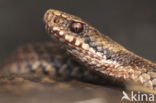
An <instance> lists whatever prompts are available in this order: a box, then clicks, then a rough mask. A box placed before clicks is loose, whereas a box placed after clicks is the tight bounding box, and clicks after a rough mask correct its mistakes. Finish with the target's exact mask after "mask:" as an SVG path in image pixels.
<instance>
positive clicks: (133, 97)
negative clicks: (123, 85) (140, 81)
mask: <svg viewBox="0 0 156 103" xmlns="http://www.w3.org/2000/svg"><path fill="white" fill-rule="evenodd" d="M122 94H123V96H122V98H121V101H123V100H128V101H151V102H153V101H154V94H142V93H141V92H140V91H138V92H133V91H131V93H130V94H129V95H128V94H127V93H126V92H125V91H123V92H122Z"/></svg>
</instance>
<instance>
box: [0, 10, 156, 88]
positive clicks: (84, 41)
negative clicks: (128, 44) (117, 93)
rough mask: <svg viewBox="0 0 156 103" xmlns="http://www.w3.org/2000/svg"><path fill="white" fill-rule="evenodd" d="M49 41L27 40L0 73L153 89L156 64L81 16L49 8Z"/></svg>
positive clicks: (8, 75)
mask: <svg viewBox="0 0 156 103" xmlns="http://www.w3.org/2000/svg"><path fill="white" fill-rule="evenodd" d="M43 22H44V24H45V29H46V31H47V32H48V34H49V35H50V37H51V38H52V41H48V42H45V43H34V44H26V45H24V46H21V47H19V48H18V49H17V50H16V51H15V52H13V53H12V54H11V56H10V57H8V59H7V60H6V61H5V63H4V65H3V68H2V69H1V71H0V74H1V77H5V78H6V77H7V78H9V77H11V75H12V74H14V75H15V77H16V76H24V74H28V75H25V78H29V77H30V75H33V74H36V75H37V76H41V77H42V75H48V76H50V77H52V78H55V77H62V78H63V79H66V78H73V79H79V80H84V81H91V82H97V81H98V80H100V81H101V82H102V81H105V80H104V79H106V78H108V79H110V80H111V81H119V82H120V83H121V84H126V83H135V84H137V85H139V86H141V87H143V88H147V89H150V90H155V89H156V64H155V63H153V62H151V61H149V60H147V59H144V58H143V57H140V56H138V55H136V54H135V53H133V52H131V51H129V50H127V49H126V48H125V47H123V46H121V45H120V44H118V43H117V42H115V41H114V40H112V39H111V38H110V37H108V36H107V35H105V34H103V33H101V32H100V31H99V30H97V29H95V28H94V27H92V26H91V25H90V24H88V23H87V22H85V21H84V20H82V19H81V18H79V17H77V16H74V15H71V14H68V13H65V12H63V11H59V10H54V9H49V10H47V11H46V12H45V14H44V17H43Z"/></svg>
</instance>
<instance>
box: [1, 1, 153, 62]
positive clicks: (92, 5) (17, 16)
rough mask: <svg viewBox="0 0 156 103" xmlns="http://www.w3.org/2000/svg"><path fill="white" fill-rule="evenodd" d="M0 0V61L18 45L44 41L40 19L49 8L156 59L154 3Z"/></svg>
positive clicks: (43, 31) (43, 30)
mask: <svg viewBox="0 0 156 103" xmlns="http://www.w3.org/2000/svg"><path fill="white" fill-rule="evenodd" d="M152 1H153V0H150V1H147V0H146V1H143V0H0V61H2V60H3V59H4V58H5V57H6V56H8V55H9V53H11V52H12V51H13V50H15V48H16V47H17V46H19V45H22V44H25V43H29V42H36V41H42V42H44V41H47V40H50V37H49V36H48V35H47V33H46V32H45V29H44V25H43V23H42V21H43V20H42V18H43V15H44V13H45V11H46V10H47V9H50V8H53V9H58V10H62V11H65V12H68V13H71V14H74V15H77V16H79V17H81V18H83V19H84V20H86V21H88V22H89V23H90V24H91V25H93V26H94V27H96V28H98V29H99V30H100V31H101V32H103V33H104V34H106V35H108V36H110V37H111V38H112V39H113V40H115V41H117V42H119V43H120V44H122V45H124V46H125V47H126V48H128V49H130V50H131V51H133V52H135V53H137V54H139V55H141V56H143V57H145V58H148V59H150V60H152V61H153V62H156V47H155V45H156V40H155V39H156V6H155V4H156V2H155V1H153V2H152Z"/></svg>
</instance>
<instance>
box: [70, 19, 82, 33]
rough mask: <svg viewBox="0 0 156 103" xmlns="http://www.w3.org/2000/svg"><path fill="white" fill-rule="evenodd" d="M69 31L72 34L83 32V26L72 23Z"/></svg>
mask: <svg viewBox="0 0 156 103" xmlns="http://www.w3.org/2000/svg"><path fill="white" fill-rule="evenodd" d="M70 30H71V31H72V32H74V33H80V32H82V31H83V24H82V23H79V22H73V23H71V25H70Z"/></svg>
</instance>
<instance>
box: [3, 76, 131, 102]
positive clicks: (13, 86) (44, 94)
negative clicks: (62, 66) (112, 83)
mask: <svg viewBox="0 0 156 103" xmlns="http://www.w3.org/2000/svg"><path fill="white" fill-rule="evenodd" d="M121 97H122V90H120V89H117V88H112V87H104V86H98V85H93V84H89V83H82V82H79V81H75V80H72V81H68V82H61V81H54V80H49V79H47V78H45V79H44V80H42V82H40V83H39V82H30V81H27V80H22V79H21V78H18V79H16V80H14V81H13V82H6V81H5V82H3V83H1V84H0V103H120V102H121ZM124 103H129V102H128V101H126V100H125V101H124Z"/></svg>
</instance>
